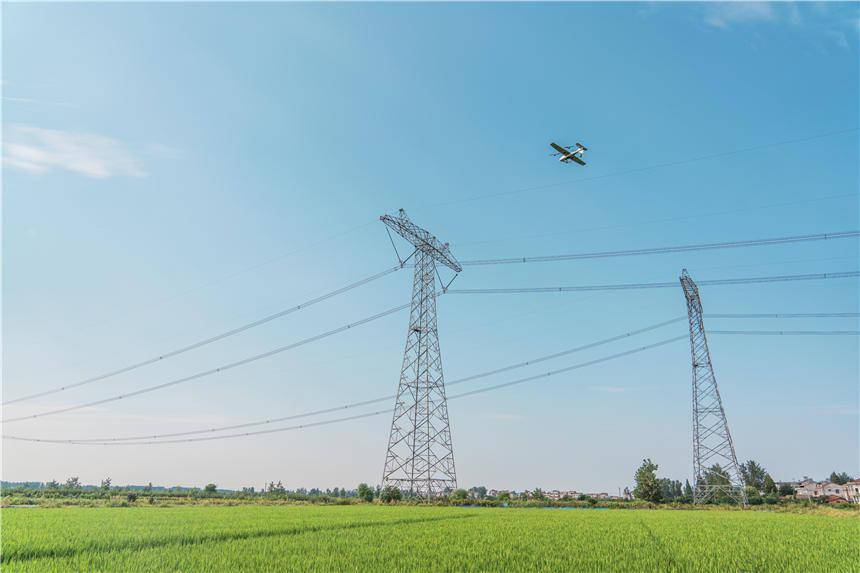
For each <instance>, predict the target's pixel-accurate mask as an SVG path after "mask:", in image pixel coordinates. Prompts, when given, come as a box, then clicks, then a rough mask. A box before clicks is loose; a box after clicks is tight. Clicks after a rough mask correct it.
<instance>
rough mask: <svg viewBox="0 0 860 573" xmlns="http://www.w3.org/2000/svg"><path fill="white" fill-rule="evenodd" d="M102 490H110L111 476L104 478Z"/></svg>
mask: <svg viewBox="0 0 860 573" xmlns="http://www.w3.org/2000/svg"><path fill="white" fill-rule="evenodd" d="M102 490H103V491H110V478H109V477H107V478H105V479H103V480H102Z"/></svg>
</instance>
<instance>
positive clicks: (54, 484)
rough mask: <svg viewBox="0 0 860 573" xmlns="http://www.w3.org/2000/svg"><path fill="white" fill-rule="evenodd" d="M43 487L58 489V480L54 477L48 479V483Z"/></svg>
mask: <svg viewBox="0 0 860 573" xmlns="http://www.w3.org/2000/svg"><path fill="white" fill-rule="evenodd" d="M45 487H46V488H48V489H59V488H60V482H58V481H57V480H55V479H52V480H51V481H49V482H48V483H46V484H45Z"/></svg>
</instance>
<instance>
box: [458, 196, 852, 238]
mask: <svg viewBox="0 0 860 573" xmlns="http://www.w3.org/2000/svg"><path fill="white" fill-rule="evenodd" d="M846 197H852V198H854V199H857V198H858V195H857V193H839V194H836V195H825V196H822V197H809V198H807V199H797V200H794V201H782V202H779V203H766V204H763V205H756V206H752V207H739V208H736V209H728V210H723V211H708V212H706V213H695V214H692V215H680V216H676V217H662V218H659V219H649V220H646V221H634V222H631V223H618V224H615V225H601V226H599V227H582V228H578V229H567V230H565V231H554V232H550V233H538V234H532V235H519V236H514V235H510V236H505V237H502V238H499V239H481V240H477V241H458V242H456V243H453V245H454V246H455V247H457V248H463V247H467V246H472V245H484V244H489V243H501V242H505V241H522V240H523V239H540V238H546V237H558V236H561V235H571V234H576V233H586V232H592V231H607V230H612V229H629V228H631V227H642V226H645V225H657V224H660V223H672V222H675V221H685V220H689V219H702V218H705V217H715V216H719V215H732V214H735V213H748V212H751V211H761V210H765V209H774V208H778V207H788V206H792V205H799V204H802V203H816V202H819V201H828V200H830V199H844V198H846Z"/></svg>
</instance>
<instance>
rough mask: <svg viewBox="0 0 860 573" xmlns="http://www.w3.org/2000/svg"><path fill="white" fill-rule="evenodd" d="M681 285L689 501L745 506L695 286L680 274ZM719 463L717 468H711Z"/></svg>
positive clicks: (685, 272)
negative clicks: (688, 371)
mask: <svg viewBox="0 0 860 573" xmlns="http://www.w3.org/2000/svg"><path fill="white" fill-rule="evenodd" d="M681 288H683V289H684V297H685V298H686V299H687V317H688V319H689V322H690V354H691V355H692V358H693V479H694V480H695V481H696V484H695V487H694V489H693V501H694V502H695V503H704V502H706V501H709V500H713V499H720V498H724V497H728V498H731V499H734V500H736V501H737V502H738V503H742V504H743V505H746V503H747V497H746V491H745V490H744V483H743V480H742V479H741V475H740V471H739V468H738V459H737V457H736V456H735V446H734V444H733V443H732V435H731V434H730V433H729V424H728V422H726V412H725V410H723V401H722V399H721V398H720V391H719V389H718V388H717V379H716V377H715V376H714V367H713V365H712V364H711V353H710V352H709V351H708V339H707V337H706V336H705V324H704V322H703V320H702V299H701V298H700V297H699V287H697V286H696V283H695V282H693V279H692V278H690V275H688V274H687V269H684V270H683V272H682V273H681ZM716 465H719V469H718V470H716V469H714V468H715V467H716Z"/></svg>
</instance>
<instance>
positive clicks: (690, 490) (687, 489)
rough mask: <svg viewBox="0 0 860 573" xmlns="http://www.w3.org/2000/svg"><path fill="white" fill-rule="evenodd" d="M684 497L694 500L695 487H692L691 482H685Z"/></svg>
mask: <svg viewBox="0 0 860 573" xmlns="http://www.w3.org/2000/svg"><path fill="white" fill-rule="evenodd" d="M684 497H688V498H690V499H693V486H691V485H690V480H684Z"/></svg>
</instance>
